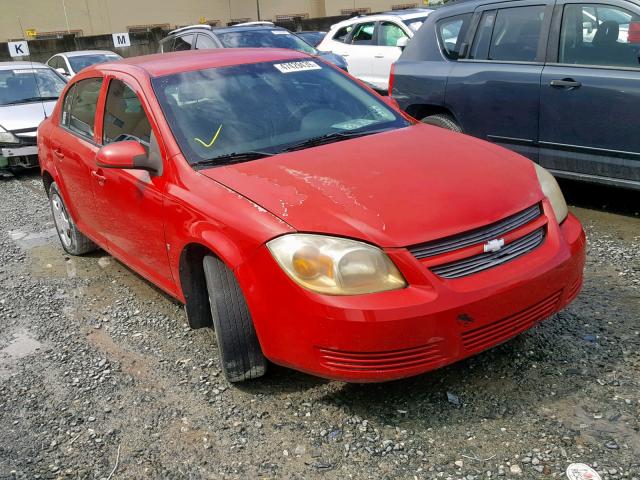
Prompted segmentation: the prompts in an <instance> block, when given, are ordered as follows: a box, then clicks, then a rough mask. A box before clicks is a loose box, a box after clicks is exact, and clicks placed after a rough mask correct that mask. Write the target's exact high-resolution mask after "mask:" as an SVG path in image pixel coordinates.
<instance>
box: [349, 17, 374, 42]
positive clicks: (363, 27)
mask: <svg viewBox="0 0 640 480" xmlns="http://www.w3.org/2000/svg"><path fill="white" fill-rule="evenodd" d="M375 27H376V24H375V23H374V22H371V23H360V24H359V25H356V26H355V27H354V29H353V30H354V31H353V35H352V36H351V43H352V44H353V45H373V32H374V30H375Z"/></svg>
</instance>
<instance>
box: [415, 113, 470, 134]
mask: <svg viewBox="0 0 640 480" xmlns="http://www.w3.org/2000/svg"><path fill="white" fill-rule="evenodd" d="M422 123H426V124H428V125H435V126H436V127H440V128H446V129H447V130H452V131H454V132H458V133H462V127H461V126H460V125H458V122H456V121H455V120H454V119H453V118H451V116H450V115H447V114H445V113H439V114H437V115H429V116H428V117H424V118H423V119H422Z"/></svg>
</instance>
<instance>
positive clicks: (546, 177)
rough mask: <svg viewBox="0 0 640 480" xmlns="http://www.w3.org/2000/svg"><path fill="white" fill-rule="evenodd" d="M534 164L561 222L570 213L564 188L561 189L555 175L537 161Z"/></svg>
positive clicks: (544, 190) (546, 194) (543, 190)
mask: <svg viewBox="0 0 640 480" xmlns="http://www.w3.org/2000/svg"><path fill="white" fill-rule="evenodd" d="M533 165H534V166H535V167H536V174H537V175H538V181H539V182H540V187H541V188H542V192H543V193H544V194H545V196H546V197H547V198H548V199H549V201H550V202H551V206H552V207H553V212H554V213H555V214H556V219H557V220H558V223H560V222H562V221H563V220H564V219H565V218H567V215H568V214H569V210H568V209H567V202H566V201H565V199H564V195H562V190H560V186H559V185H558V182H557V181H556V179H555V178H554V176H553V175H551V174H550V173H549V172H548V171H547V170H545V169H544V168H542V167H541V166H540V165H538V164H537V163H534V164H533Z"/></svg>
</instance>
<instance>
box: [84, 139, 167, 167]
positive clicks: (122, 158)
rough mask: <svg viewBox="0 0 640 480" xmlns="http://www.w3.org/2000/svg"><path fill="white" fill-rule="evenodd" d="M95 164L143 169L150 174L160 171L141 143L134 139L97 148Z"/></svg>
mask: <svg viewBox="0 0 640 480" xmlns="http://www.w3.org/2000/svg"><path fill="white" fill-rule="evenodd" d="M96 164H97V165H98V166H99V167H102V168H121V169H125V170H145V171H147V172H149V173H151V174H159V173H160V169H159V168H158V165H155V162H154V161H153V160H152V159H151V158H150V156H149V155H148V154H147V151H146V150H145V148H144V147H143V146H142V144H141V143H140V142H136V141H135V140H125V141H123V142H116V143H110V144H108V145H105V146H104V147H102V148H101V149H100V150H98V155H97V156H96Z"/></svg>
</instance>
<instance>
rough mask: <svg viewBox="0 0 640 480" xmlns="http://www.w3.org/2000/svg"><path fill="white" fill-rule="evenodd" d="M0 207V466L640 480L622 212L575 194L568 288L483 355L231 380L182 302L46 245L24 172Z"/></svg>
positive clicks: (634, 316)
mask: <svg viewBox="0 0 640 480" xmlns="http://www.w3.org/2000/svg"><path fill="white" fill-rule="evenodd" d="M585 188H586V187H585ZM589 198H592V195H589ZM630 198H631V197H630ZM0 205H2V215H1V216H0V285H1V286H2V287H1V289H0V433H1V434H0V478H3V479H4V478H29V479H32V478H47V479H48V478H72V479H84V478H87V479H94V478H95V479H101V478H103V479H111V478H113V479H124V478H127V479H129V478H169V479H171V478H257V477H263V478H287V479H288V478H291V479H296V478H298V479H302V478H305V479H306V478H326V479H338V478H340V479H344V478H388V479H415V478H420V479H422V478H425V479H427V478H442V479H448V478H451V479H463V478H464V479H467V480H471V479H480V478H494V477H501V478H522V479H538V478H560V477H562V476H563V475H564V471H565V469H566V467H567V465H568V464H570V463H572V462H583V463H587V464H589V465H591V466H592V467H594V468H595V469H596V470H597V471H598V472H599V473H600V474H601V475H602V477H603V478H604V479H618V478H620V479H621V478H625V479H636V480H640V421H639V416H640V403H639V402H640V388H639V387H640V348H639V347H640V331H639V330H640V322H639V321H638V313H639V312H640V219H638V218H637V213H636V212H627V214H626V215H618V214H612V213H608V212H606V211H603V210H602V209H599V210H586V209H581V208H574V209H573V210H574V212H575V213H577V214H578V216H579V217H580V218H581V219H582V220H583V222H584V224H585V227H586V229H587V232H588V237H589V254H588V266H587V275H586V280H585V285H584V290H583V292H582V294H581V295H580V296H579V297H578V299H577V300H576V301H575V302H574V303H573V304H572V305H571V306H570V307H569V308H568V309H567V310H565V311H563V312H561V313H559V314H558V315H556V316H555V317H553V318H552V319H550V320H549V321H547V322H545V323H543V324H542V325H540V326H538V327H536V328H535V329H533V330H532V331H530V332H527V333H525V334H523V335H521V336H520V337H518V338H516V339H514V340H512V341H510V342H508V343H506V344H504V345H502V346H499V347H497V348H494V349H493V350H491V351H488V352H485V353H483V354H481V355H478V356H476V357H474V358H472V359H469V360H467V361H464V362H461V363H459V364H456V365H453V366H451V367H448V368H445V369H442V370H439V371H436V372H433V373H430V374H427V375H423V376H420V377H417V378H413V379H409V380H404V381H398V382H393V383H388V384H382V385H350V384H344V383H340V382H329V381H325V380H321V379H317V378H313V377H310V376H306V375H303V374H300V373H296V372H293V371H290V370H286V369H282V368H277V367H274V368H273V369H272V370H271V373H270V374H269V375H268V376H267V377H266V378H264V379H262V380H260V381H257V382H253V383H250V384H247V385H242V386H241V387H231V386H229V385H228V384H227V383H226V381H225V380H224V378H223V376H222V374H221V372H220V369H219V365H218V360H217V352H216V347H215V345H214V337H213V335H212V332H210V331H208V330H198V331H191V330H189V328H188V327H187V325H186V319H185V315H184V312H183V310H182V308H181V306H180V305H178V304H177V303H175V302H174V301H172V300H171V299H169V298H168V297H167V296H166V295H164V294H162V293H160V292H159V291H157V290H156V289H155V288H153V287H152V286H150V285H149V284H148V283H146V282H145V281H143V280H141V279H140V278H139V277H138V276H136V275H135V274H133V273H132V272H131V271H130V270H128V269H127V268H125V267H124V266H123V265H121V264H120V263H118V262H117V261H115V260H113V259H111V258H110V257H108V256H106V255H105V254H104V253H98V254H95V255H92V256H87V257H82V258H72V257H69V256H66V255H64V253H63V251H62V249H61V247H60V246H59V243H58V240H57V237H56V235H55V231H54V229H53V223H52V220H51V216H50V213H49V209H48V204H47V201H46V198H45V195H44V192H43V189H42V187H41V183H40V180H39V177H37V176H36V175H31V176H23V177H21V178H19V179H15V180H10V181H3V182H0Z"/></svg>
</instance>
